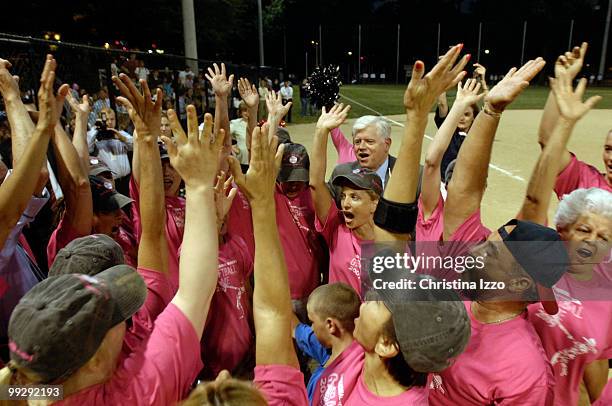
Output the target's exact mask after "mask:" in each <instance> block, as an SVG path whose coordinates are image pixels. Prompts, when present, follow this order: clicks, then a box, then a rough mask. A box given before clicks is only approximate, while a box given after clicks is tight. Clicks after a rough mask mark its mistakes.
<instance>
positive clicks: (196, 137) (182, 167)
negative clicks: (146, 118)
mask: <svg viewBox="0 0 612 406" xmlns="http://www.w3.org/2000/svg"><path fill="white" fill-rule="evenodd" d="M168 120H169V121H170V128H172V133H173V134H174V141H173V140H172V139H170V138H169V137H166V136H162V137H161V138H162V141H163V142H164V144H166V148H168V155H169V156H170V163H171V164H172V167H173V168H174V169H175V170H176V171H177V172H178V173H179V175H181V178H182V179H183V180H184V181H185V186H186V187H187V188H199V187H204V188H206V187H212V186H213V184H214V182H215V177H216V174H217V169H218V164H219V153H220V152H221V148H222V146H223V139H224V138H225V131H223V130H219V133H218V135H217V138H216V139H215V140H213V139H212V128H213V120H212V115H210V114H209V113H206V115H205V116H204V131H202V134H201V135H200V131H199V130H198V116H197V113H196V109H195V107H194V106H193V105H189V106H187V135H185V131H184V130H183V128H182V127H181V123H180V122H179V119H178V117H177V115H176V112H175V111H174V110H168ZM238 166H240V165H238Z"/></svg>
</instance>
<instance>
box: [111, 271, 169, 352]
mask: <svg viewBox="0 0 612 406" xmlns="http://www.w3.org/2000/svg"><path fill="white" fill-rule="evenodd" d="M137 271H138V273H139V274H140V276H142V278H143V279H144V281H145V284H146V285H147V298H146V299H145V302H144V304H143V305H142V307H141V308H140V309H139V310H138V311H137V312H136V313H134V315H133V316H132V327H131V328H130V329H128V330H126V332H125V337H124V338H123V343H124V346H123V348H122V355H123V356H126V357H127V356H129V354H130V353H132V352H133V351H136V350H137V348H138V346H139V345H140V344H141V343H142V342H143V341H145V340H146V339H147V338H148V337H149V336H150V335H151V332H152V331H153V328H154V327H155V320H157V316H159V315H160V314H161V313H162V312H163V311H164V309H165V308H166V307H167V306H168V303H170V301H171V300H172V297H173V291H172V287H171V286H170V282H169V280H168V277H167V276H166V275H164V274H162V273H160V272H157V271H154V270H151V269H147V268H143V267H138V268H137Z"/></svg>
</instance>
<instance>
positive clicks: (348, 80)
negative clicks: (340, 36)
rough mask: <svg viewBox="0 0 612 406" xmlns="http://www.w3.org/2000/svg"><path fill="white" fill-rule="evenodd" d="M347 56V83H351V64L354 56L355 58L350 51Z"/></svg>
mask: <svg viewBox="0 0 612 406" xmlns="http://www.w3.org/2000/svg"><path fill="white" fill-rule="evenodd" d="M346 55H347V56H348V63H347V64H346V81H347V83H349V84H350V83H351V62H352V60H353V58H352V56H353V52H352V51H348V52H347V53H346Z"/></svg>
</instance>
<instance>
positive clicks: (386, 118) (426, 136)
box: [340, 94, 527, 183]
mask: <svg viewBox="0 0 612 406" xmlns="http://www.w3.org/2000/svg"><path fill="white" fill-rule="evenodd" d="M340 96H341V97H343V98H345V99H347V100H349V101H350V102H352V103H355V104H357V105H359V106H361V107H363V108H364V109H367V110H370V111H372V112H374V113H376V114H377V115H379V116H381V117H382V118H384V119H385V120H387V121H389V122H391V123H393V124H395V125H397V126H399V127H405V126H404V124H402V123H400V122H398V121H395V120H393V119H391V118H389V117H387V116H385V115H384V114H382V113H380V112H378V111H376V110H374V109H373V108H371V107H368V106H366V105H365V104H361V103H359V102H358V101H357V100H355V99H351V98H350V97H348V96H345V95H343V94H340ZM425 138H427V139H428V140H430V141H432V140H433V138H432V137H430V136H429V135H427V134H425ZM489 167H490V168H492V169H495V170H496V171H498V172H500V173H502V174H504V175H506V176H508V177H510V178H512V179H514V180H517V181H519V182H523V183H527V181H526V180H525V179H524V178H523V177H521V176H518V175H515V174H513V173H512V172H510V171H509V170H507V169H504V168H502V167H499V166H497V165H495V164H491V163H490V164H489Z"/></svg>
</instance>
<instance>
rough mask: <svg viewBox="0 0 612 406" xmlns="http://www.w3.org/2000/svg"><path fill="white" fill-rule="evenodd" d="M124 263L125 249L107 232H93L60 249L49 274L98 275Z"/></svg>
mask: <svg viewBox="0 0 612 406" xmlns="http://www.w3.org/2000/svg"><path fill="white" fill-rule="evenodd" d="M123 264H125V257H124V254H123V250H122V249H121V246H120V245H119V244H117V242H116V241H115V240H113V239H112V238H111V237H109V236H107V235H105V234H92V235H88V236H86V237H81V238H77V239H74V240H72V241H71V242H70V243H69V244H68V245H66V246H65V247H64V248H62V249H61V250H59V251H58V253H57V255H56V256H55V260H54V261H53V264H52V265H51V268H49V276H56V275H65V274H70V273H82V274H86V275H96V274H98V273H100V272H102V271H104V270H106V269H108V268H112V267H113V266H116V265H123Z"/></svg>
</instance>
